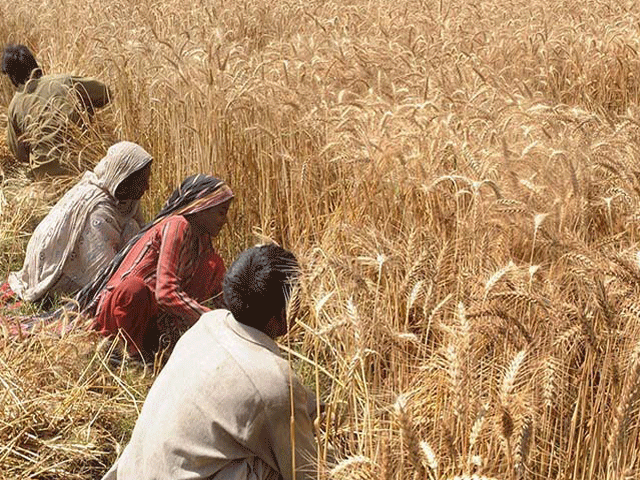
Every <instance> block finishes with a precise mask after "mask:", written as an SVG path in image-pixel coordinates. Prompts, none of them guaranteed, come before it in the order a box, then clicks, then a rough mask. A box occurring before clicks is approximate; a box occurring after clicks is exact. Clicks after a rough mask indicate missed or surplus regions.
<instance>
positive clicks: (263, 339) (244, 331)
mask: <svg viewBox="0 0 640 480" xmlns="http://www.w3.org/2000/svg"><path fill="white" fill-rule="evenodd" d="M224 323H225V324H226V325H227V326H228V327H229V328H230V329H231V330H232V331H233V332H234V333H235V334H236V335H238V336H239V337H241V338H243V339H245V340H247V341H249V342H251V343H255V344H256V345H260V346H261V347H264V348H266V349H268V350H270V351H271V352H272V353H274V354H276V355H278V356H280V348H279V347H278V344H277V343H276V342H274V341H273V339H271V338H270V337H269V336H268V335H267V334H266V333H263V332H261V331H260V330H258V329H257V328H253V327H250V326H248V325H245V324H243V323H240V322H238V321H237V320H236V319H235V318H233V314H232V313H231V312H228V314H227V315H226V316H225V318H224Z"/></svg>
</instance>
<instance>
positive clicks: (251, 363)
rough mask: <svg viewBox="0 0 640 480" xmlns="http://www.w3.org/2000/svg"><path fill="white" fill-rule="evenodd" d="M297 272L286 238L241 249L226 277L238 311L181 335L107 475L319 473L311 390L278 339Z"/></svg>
mask: <svg viewBox="0 0 640 480" xmlns="http://www.w3.org/2000/svg"><path fill="white" fill-rule="evenodd" d="M297 270H298V264H297V261H296V258H295V257H294V255H293V254H292V253H291V252H288V251H287V250H284V249H283V248H281V247H278V246H276V245H263V246H259V247H254V248H251V249H249V250H246V251H244V252H243V253H241V254H240V256H239V257H238V258H237V259H236V261H235V262H234V263H233V264H232V265H231V267H230V269H229V271H228V272H227V274H226V276H225V278H224V282H223V295H224V300H225V302H226V305H227V308H228V310H222V309H220V310H214V311H211V312H208V313H205V314H204V315H202V316H201V317H200V320H199V321H198V322H197V323H196V324H195V325H194V326H193V327H191V329H189V330H188V331H187V332H186V333H185V334H184V335H183V336H182V338H181V339H180V340H179V341H178V343H177V344H176V347H175V350H174V351H173V354H172V355H171V357H170V358H169V361H168V362H167V364H166V365H165V367H164V369H163V370H162V372H161V373H160V375H159V376H158V377H157V379H156V380H155V382H154V384H153V386H152V387H151V390H150V391H149V394H148V396H147V398H146V400H145V403H144V405H143V407H142V411H141V413H140V417H139V418H138V421H137V422H136V425H135V427H134V429H133V434H132V437H131V441H130V443H129V444H128V445H127V447H126V448H125V449H124V451H123V453H122V455H121V456H120V458H119V459H118V460H117V462H116V463H115V464H114V465H113V467H112V468H111V470H110V471H109V472H108V473H107V474H106V475H105V477H104V478H103V480H116V479H117V480H151V479H156V478H176V479H177V478H190V479H210V480H245V479H247V480H249V479H251V480H254V479H255V480H278V479H283V480H293V479H295V480H307V479H309V480H310V479H312V478H315V475H314V473H313V471H312V470H313V465H314V460H313V458H314V456H315V446H314V440H313V433H312V421H311V417H310V414H309V411H308V408H307V405H308V400H309V399H308V398H307V391H306V390H305V388H304V387H303V386H302V385H301V383H300V382H299V380H298V379H297V378H296V376H295V375H293V374H291V373H290V370H289V365H288V363H287V361H286V360H284V359H283V358H282V357H281V356H280V354H279V349H278V346H277V345H276V343H275V342H274V339H275V338H276V337H278V336H281V335H283V334H285V333H287V331H288V323H287V319H286V303H287V299H288V297H289V292H290V289H291V283H292V281H295V277H296V274H297ZM292 420H293V421H292ZM292 438H293V439H295V446H294V447H292ZM293 449H295V455H292V450H293ZM294 465H295V467H294ZM294 468H295V471H294Z"/></svg>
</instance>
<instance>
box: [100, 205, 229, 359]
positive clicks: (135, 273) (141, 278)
mask: <svg viewBox="0 0 640 480" xmlns="http://www.w3.org/2000/svg"><path fill="white" fill-rule="evenodd" d="M224 273H225V267H224V262H223V261H222V258H221V257H220V256H219V255H218V254H217V253H216V252H215V251H214V250H213V247H212V246H211V238H210V236H209V235H208V234H205V233H202V232H198V231H196V230H195V229H193V228H192V227H191V225H190V224H189V222H188V221H187V220H186V219H185V218H184V217H182V216H180V215H177V216H174V217H169V218H167V219H166V220H163V221H162V222H160V223H159V224H158V225H155V226H154V227H153V228H151V229H150V230H149V231H148V232H146V233H145V235H144V236H143V237H142V238H140V240H139V241H138V242H137V243H136V245H134V246H133V248H132V249H131V251H130V252H129V253H128V254H127V256H126V257H125V259H124V260H123V262H122V264H121V265H120V267H119V268H118V270H117V271H116V273H115V274H114V275H113V276H112V277H111V279H110V280H109V282H108V283H107V286H106V288H105V289H104V290H103V291H102V293H101V294H100V297H101V298H100V300H99V303H98V309H97V312H96V320H95V323H94V328H95V329H96V330H99V331H100V332H101V333H102V334H103V335H111V334H116V333H118V331H119V330H122V331H123V334H124V335H125V337H126V338H127V340H128V341H129V342H131V343H130V345H129V352H130V353H131V354H132V355H139V354H140V353H151V352H154V351H155V350H157V348H158V341H159V337H160V336H161V335H163V334H167V335H168V336H169V337H170V338H171V339H172V340H173V341H175V340H176V339H177V338H179V336H180V335H181V334H182V333H184V332H185V331H186V330H187V329H188V328H189V327H190V326H191V325H193V324H194V323H195V322H196V321H197V320H198V319H199V318H200V315H201V314H202V313H204V312H206V311H209V309H208V308H207V307H204V306H203V305H201V303H200V302H203V301H204V300H207V299H208V298H211V297H213V296H214V295H217V294H219V293H220V292H221V291H222V279H223V277H224Z"/></svg>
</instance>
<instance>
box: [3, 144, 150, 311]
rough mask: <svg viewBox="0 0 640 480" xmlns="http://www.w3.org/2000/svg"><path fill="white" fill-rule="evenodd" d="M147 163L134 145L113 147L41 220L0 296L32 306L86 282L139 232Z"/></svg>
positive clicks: (142, 151) (72, 292)
mask: <svg viewBox="0 0 640 480" xmlns="http://www.w3.org/2000/svg"><path fill="white" fill-rule="evenodd" d="M151 162H152V158H151V155H150V154H149V153H148V152H147V151H145V150H144V149H143V148H142V147H141V146H139V145H137V144H135V143H132V142H119V143H116V144H115V145H112V146H111V147H110V148H109V150H108V151H107V155H106V156H105V157H104V158H103V159H102V160H101V161H100V162H99V163H98V164H97V165H96V167H95V168H94V170H93V171H92V172H86V173H85V174H84V175H83V177H82V179H81V180H80V182H78V184H77V185H75V186H74V187H73V188H71V190H69V191H68V192H67V193H66V194H65V195H64V196H63V197H62V198H61V199H60V201H58V203H56V205H55V206H54V207H53V208H52V209H51V211H50V212H49V214H48V215H47V216H46V217H45V218H44V220H42V222H40V224H39V225H38V226H37V228H36V229H35V231H34V232H33V235H32V236H31V239H30V240H29V244H28V246H27V252H26V256H25V261H24V265H23V267H22V269H21V270H20V271H19V272H13V273H11V274H9V278H8V285H7V284H5V285H4V286H3V288H2V290H3V291H2V292H0V294H2V296H3V297H5V298H6V296H7V294H9V295H11V294H15V295H16V296H17V297H18V298H20V299H22V300H25V301H28V302H34V301H38V300H42V299H43V298H45V297H47V296H51V295H55V294H58V295H73V294H74V293H75V292H77V291H78V290H80V289H81V288H82V287H84V286H85V285H87V284H88V283H90V282H91V281H92V280H93V279H94V277H95V276H96V275H97V274H98V272H100V270H101V269H102V268H103V267H104V266H106V265H108V264H109V263H110V262H111V261H112V259H113V258H114V257H115V255H116V253H118V251H119V250H120V249H121V248H122V247H123V246H124V245H125V244H126V243H127V241H128V240H129V239H130V238H131V237H133V236H134V235H135V234H136V233H137V232H138V231H139V230H140V226H139V225H138V222H137V221H136V219H135V218H136V214H137V212H138V206H139V201H140V198H142V195H143V194H144V193H145V192H146V191H147V190H148V188H149V178H150V173H151ZM8 287H10V289H9V288H8Z"/></svg>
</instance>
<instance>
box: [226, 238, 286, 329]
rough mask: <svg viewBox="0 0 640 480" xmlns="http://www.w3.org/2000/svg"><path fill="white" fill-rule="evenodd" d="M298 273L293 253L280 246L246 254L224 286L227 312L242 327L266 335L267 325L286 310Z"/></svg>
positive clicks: (231, 269) (263, 246) (232, 270)
mask: <svg viewBox="0 0 640 480" xmlns="http://www.w3.org/2000/svg"><path fill="white" fill-rule="evenodd" d="M298 269H299V266H298V261H297V259H296V257H295V256H294V255H293V253H291V252H290V251H288V250H285V249H284V248H282V247H280V246H278V245H275V244H267V245H260V246H257V247H252V248H249V249H248V250H245V251H244V252H242V253H241V254H240V255H239V256H238V258H236V260H235V261H234V262H233V264H232V265H231V267H230V268H229V270H228V271H227V274H226V275H225V277H224V281H223V283H222V293H223V296H224V301H225V303H226V305H227V308H228V309H229V311H230V312H231V313H232V314H233V316H234V318H235V319H236V320H237V321H239V322H240V323H243V324H245V325H248V326H250V327H254V328H257V329H258V330H261V331H264V328H265V327H266V325H267V322H269V320H270V319H271V318H272V317H274V316H278V315H280V313H281V312H282V311H283V309H284V308H286V306H287V301H288V298H289V294H290V291H291V286H292V283H293V282H294V281H295V279H296V278H297V275H298Z"/></svg>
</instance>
